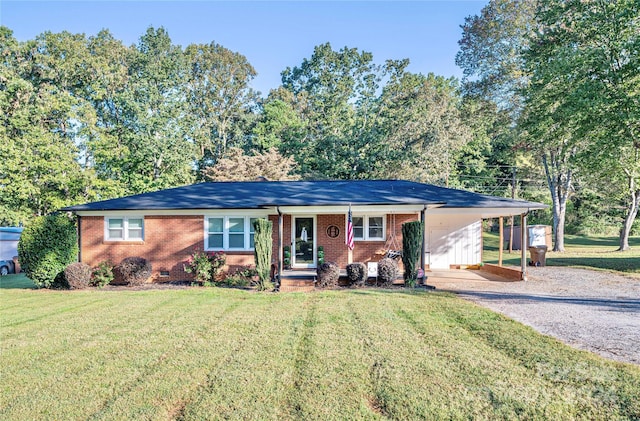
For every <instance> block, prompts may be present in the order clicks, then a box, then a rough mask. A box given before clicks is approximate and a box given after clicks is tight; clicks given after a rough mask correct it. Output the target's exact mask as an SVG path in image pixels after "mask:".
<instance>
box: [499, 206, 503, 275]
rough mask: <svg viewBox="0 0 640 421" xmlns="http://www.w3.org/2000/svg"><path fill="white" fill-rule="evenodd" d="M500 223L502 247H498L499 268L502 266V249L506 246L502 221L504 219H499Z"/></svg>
mask: <svg viewBox="0 0 640 421" xmlns="http://www.w3.org/2000/svg"><path fill="white" fill-rule="evenodd" d="M498 221H499V225H500V246H499V247H498V266H502V248H503V246H504V241H503V240H502V235H503V233H504V221H503V220H502V217H499V218H498Z"/></svg>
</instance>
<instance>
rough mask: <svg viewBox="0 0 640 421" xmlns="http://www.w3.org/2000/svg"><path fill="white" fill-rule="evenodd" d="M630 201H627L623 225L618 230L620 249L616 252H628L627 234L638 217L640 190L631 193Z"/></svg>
mask: <svg viewBox="0 0 640 421" xmlns="http://www.w3.org/2000/svg"><path fill="white" fill-rule="evenodd" d="M630 196H631V200H630V201H629V209H628V212H627V216H626V217H625V219H624V224H623V225H622V229H621V230H620V248H619V249H618V251H625V250H629V249H630V248H631V247H629V233H630V232H631V226H632V225H633V221H635V219H636V216H637V215H638V207H640V189H637V190H636V191H632V192H631V195H630Z"/></svg>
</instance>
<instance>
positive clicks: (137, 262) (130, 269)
mask: <svg viewBox="0 0 640 421" xmlns="http://www.w3.org/2000/svg"><path fill="white" fill-rule="evenodd" d="M117 270H118V272H119V273H120V276H121V277H122V280H123V282H124V283H125V284H127V285H129V286H136V285H142V284H144V283H145V282H147V280H148V279H149V278H150V277H151V263H149V262H147V260H146V259H144V258H142V257H127V258H124V259H122V262H120V264H119V265H118V266H117Z"/></svg>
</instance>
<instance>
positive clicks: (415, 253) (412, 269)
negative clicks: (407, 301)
mask: <svg viewBox="0 0 640 421" xmlns="http://www.w3.org/2000/svg"><path fill="white" fill-rule="evenodd" d="M423 236H424V224H423V223H422V221H411V222H407V223H404V224H402V263H403V264H404V282H405V285H407V286H410V287H414V286H415V285H416V280H417V278H418V270H417V269H416V266H417V264H418V261H419V260H420V252H421V250H422V239H423Z"/></svg>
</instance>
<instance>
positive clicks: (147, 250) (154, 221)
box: [80, 215, 277, 282]
mask: <svg viewBox="0 0 640 421" xmlns="http://www.w3.org/2000/svg"><path fill="white" fill-rule="evenodd" d="M80 226H81V230H82V232H81V235H80V241H81V244H80V247H81V253H80V256H81V261H82V262H85V263H87V264H88V265H90V266H92V267H93V266H97V265H98V264H99V263H100V262H102V261H105V260H107V261H110V262H111V263H112V264H114V265H116V264H118V263H120V262H121V261H122V259H124V258H125V257H132V256H138V257H143V258H145V259H147V260H148V261H149V262H151V266H152V268H153V274H152V279H153V281H157V282H158V281H159V282H163V281H175V280H190V279H193V275H192V274H190V273H186V272H185V271H184V267H183V264H184V262H185V261H186V260H187V258H188V257H189V256H190V255H191V254H192V253H193V251H194V250H196V249H200V250H202V249H203V248H204V217H203V216H200V215H194V216H149V215H147V216H145V217H144V241H115V242H114V241H109V242H105V241H104V217H102V216H83V217H81V225H80ZM276 226H277V219H276ZM225 254H226V255H227V268H225V269H226V270H227V271H228V270H233V269H235V268H236V267H239V266H244V265H251V264H253V263H254V259H253V252H225ZM161 272H169V275H168V276H160V274H161Z"/></svg>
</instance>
